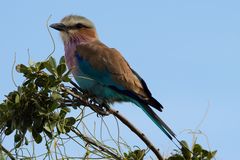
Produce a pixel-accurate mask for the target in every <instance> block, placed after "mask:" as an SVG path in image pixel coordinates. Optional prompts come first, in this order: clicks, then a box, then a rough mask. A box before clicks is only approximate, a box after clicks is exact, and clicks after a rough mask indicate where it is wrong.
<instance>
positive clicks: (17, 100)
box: [15, 94, 20, 104]
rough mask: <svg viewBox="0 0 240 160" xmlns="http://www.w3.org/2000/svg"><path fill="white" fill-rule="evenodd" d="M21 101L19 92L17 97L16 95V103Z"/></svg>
mask: <svg viewBox="0 0 240 160" xmlns="http://www.w3.org/2000/svg"><path fill="white" fill-rule="evenodd" d="M19 102H20V96H19V95H18V94H16V97H15V103H16V104H17V103H19Z"/></svg>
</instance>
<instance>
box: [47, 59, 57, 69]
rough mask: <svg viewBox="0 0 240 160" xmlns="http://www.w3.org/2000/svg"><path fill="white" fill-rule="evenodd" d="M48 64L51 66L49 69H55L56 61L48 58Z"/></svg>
mask: <svg viewBox="0 0 240 160" xmlns="http://www.w3.org/2000/svg"><path fill="white" fill-rule="evenodd" d="M48 62H49V64H50V65H51V67H53V68H56V67H57V64H56V60H55V59H54V58H53V57H49V59H48Z"/></svg>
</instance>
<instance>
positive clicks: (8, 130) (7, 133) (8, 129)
mask: <svg viewBox="0 0 240 160" xmlns="http://www.w3.org/2000/svg"><path fill="white" fill-rule="evenodd" d="M12 132H13V130H12V129H11V127H8V128H7V129H6V130H5V131H4V133H5V134H6V135H7V136H8V135H10V134H11V133H12Z"/></svg>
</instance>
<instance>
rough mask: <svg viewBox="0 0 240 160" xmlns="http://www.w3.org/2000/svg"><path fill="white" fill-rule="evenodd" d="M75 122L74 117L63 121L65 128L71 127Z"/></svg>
mask: <svg viewBox="0 0 240 160" xmlns="http://www.w3.org/2000/svg"><path fill="white" fill-rule="evenodd" d="M75 122H76V119H75V118H74V117H68V118H66V119H65V124H66V125H67V126H72V125H74V124H75Z"/></svg>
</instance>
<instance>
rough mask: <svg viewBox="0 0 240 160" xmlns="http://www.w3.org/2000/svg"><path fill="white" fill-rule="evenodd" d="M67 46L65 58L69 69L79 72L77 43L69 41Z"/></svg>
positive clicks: (73, 72)
mask: <svg viewBox="0 0 240 160" xmlns="http://www.w3.org/2000/svg"><path fill="white" fill-rule="evenodd" d="M64 46H65V59H66V64H67V66H68V69H71V70H72V74H73V75H76V74H77V73H78V68H77V61H76V56H75V51H76V46H77V45H76V44H75V43H68V44H66V45H64Z"/></svg>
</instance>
